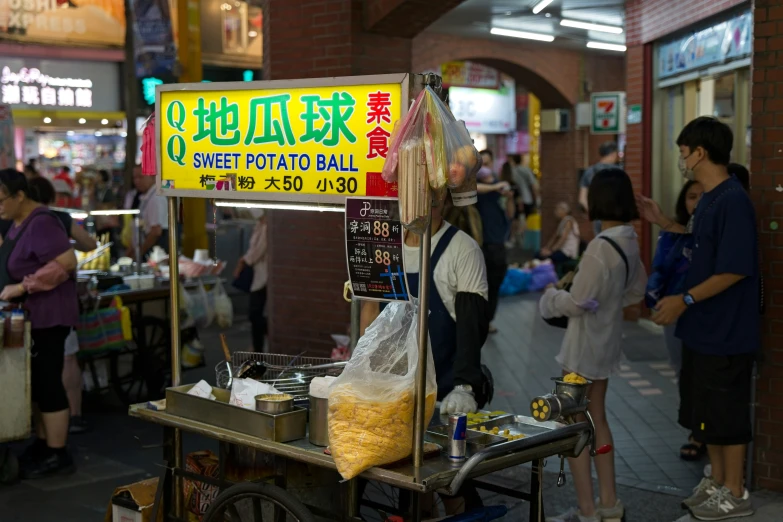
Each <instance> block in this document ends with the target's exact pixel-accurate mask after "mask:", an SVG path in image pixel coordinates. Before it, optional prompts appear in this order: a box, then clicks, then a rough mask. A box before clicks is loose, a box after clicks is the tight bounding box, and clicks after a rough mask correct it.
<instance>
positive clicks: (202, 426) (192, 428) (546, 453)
mask: <svg viewBox="0 0 783 522" xmlns="http://www.w3.org/2000/svg"><path fill="white" fill-rule="evenodd" d="M129 414H130V415H131V416H132V417H136V418H139V419H142V420H145V421H148V422H153V423H156V424H160V425H162V426H167V427H170V428H177V429H180V430H183V431H186V432H190V433H196V434H199V435H202V436H205V437H208V438H211V439H214V440H218V441H221V442H226V443H230V444H238V445H241V446H246V447H249V448H254V449H258V450H261V451H264V452H267V453H270V454H273V455H278V456H281V457H285V458H287V459H291V460H294V461H298V462H304V463H307V464H313V465H316V466H320V467H324V468H328V469H333V470H336V469H337V468H336V466H335V464H334V461H333V460H332V457H331V456H329V455H325V454H324V449H323V448H322V447H318V446H314V445H312V444H310V443H309V442H308V440H307V438H306V437H305V438H304V439H300V440H297V441H293V442H289V443H279V442H272V441H268V440H264V439H260V438H258V437H254V436H250V435H245V434H243V433H239V432H236V431H231V430H227V429H225V428H222V427H219V426H213V425H211V424H207V423H203V422H197V421H193V420H190V419H186V418H183V417H177V416H174V415H171V414H169V413H167V412H166V411H154V410H150V409H148V408H147V406H146V404H136V405H133V406H131V407H130V410H129ZM588 431H589V426H588V424H587V423H586V422H582V423H578V424H573V425H568V426H562V427H558V428H557V429H553V430H550V431H547V432H545V433H541V434H536V435H532V436H530V437H526V438H524V439H519V440H515V441H513V442H509V443H506V444H503V448H502V449H501V448H500V447H499V446H498V447H497V449H496V450H495V451H493V453H495V452H497V454H493V455H491V456H488V457H487V458H486V459H484V460H483V461H481V462H479V463H477V464H476V465H475V466H474V467H473V468H472V469H470V471H469V473H467V474H463V475H464V476H463V477H461V478H462V479H463V480H464V479H468V478H475V477H480V476H482V475H486V474H488V473H492V472H494V471H499V470H501V469H505V468H509V467H511V466H516V465H519V464H524V463H526V462H530V461H534V460H538V459H543V458H546V457H550V456H552V455H558V454H571V453H572V452H573V451H574V449H575V448H577V446H579V445H583V444H584V439H585V434H586V433H587V432H588ZM580 449H581V448H580ZM460 469H461V466H455V465H453V464H452V463H451V462H450V461H449V460H448V458H447V457H446V456H444V455H442V454H441V455H439V456H436V457H432V458H428V459H426V460H425V461H424V465H423V466H422V467H421V468H420V469H419V473H418V475H417V474H416V472H415V468H414V466H413V464H412V462H409V463H405V464H399V465H391V466H386V467H375V468H371V469H369V470H367V471H365V472H364V473H362V474H361V477H362V478H364V479H367V480H374V481H378V482H382V483H384V484H389V485H391V486H394V487H398V488H402V489H406V490H410V491H414V492H418V493H425V492H429V491H437V490H441V491H444V492H446V493H449V492H450V490H449V486H450V485H451V484H452V481H453V480H454V478H455V476H456V475H457V474H458V473H459V471H460Z"/></svg>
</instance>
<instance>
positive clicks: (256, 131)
mask: <svg viewBox="0 0 783 522" xmlns="http://www.w3.org/2000/svg"><path fill="white" fill-rule="evenodd" d="M150 90H152V87H151V89H150ZM401 92H402V90H401V86H400V84H384V85H352V86H344V87H314V88H300V89H296V88H293V89H285V90H283V89H274V90H272V89H269V90H204V91H162V92H161V105H160V108H159V110H160V122H161V123H160V125H161V132H160V140H161V143H160V151H161V156H162V158H161V164H162V172H161V177H162V179H163V181H172V182H173V183H174V186H176V188H177V189H178V190H179V189H182V190H226V191H236V192H243V191H249V192H255V193H291V194H309V195H330V196H334V195H346V196H349V195H356V196H358V195H372V196H386V195H395V196H396V192H394V190H393V188H392V186H391V185H389V186H386V185H388V184H385V182H383V181H382V180H380V183H379V179H380V174H379V173H380V172H381V170H382V168H383V162H384V161H385V159H386V156H387V154H388V152H389V145H390V140H391V132H392V128H393V124H394V122H395V121H397V120H398V119H399V118H400V111H401ZM226 176H227V177H228V178H230V179H226V180H225V181H224V182H221V179H223V177H226Z"/></svg>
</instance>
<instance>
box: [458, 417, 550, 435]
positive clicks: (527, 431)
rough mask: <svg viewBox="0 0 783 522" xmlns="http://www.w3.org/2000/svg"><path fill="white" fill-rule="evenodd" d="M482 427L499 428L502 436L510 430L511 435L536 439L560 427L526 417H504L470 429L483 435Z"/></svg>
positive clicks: (484, 422)
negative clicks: (535, 437)
mask: <svg viewBox="0 0 783 522" xmlns="http://www.w3.org/2000/svg"><path fill="white" fill-rule="evenodd" d="M482 426H483V427H485V428H486V429H487V430H492V428H498V430H499V432H500V434H501V435H502V433H503V432H504V431H505V430H508V431H509V434H510V435H524V436H525V437H534V436H535V435H539V434H541V433H549V432H550V431H552V430H554V429H557V428H558V427H559V426H560V425H559V424H558V423H556V422H538V421H537V420H535V419H534V418H532V417H527V416H525V415H502V416H500V417H495V418H494V419H489V420H486V421H483V422H479V423H478V424H477V425H476V426H472V427H471V428H470V429H472V430H476V431H479V432H480V433H483V432H481V431H480V429H481V427H482ZM501 438H502V439H503V441H505V440H506V439H505V437H501Z"/></svg>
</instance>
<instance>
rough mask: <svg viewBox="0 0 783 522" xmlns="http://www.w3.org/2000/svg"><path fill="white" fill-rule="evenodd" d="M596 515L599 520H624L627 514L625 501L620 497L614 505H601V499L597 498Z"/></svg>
mask: <svg viewBox="0 0 783 522" xmlns="http://www.w3.org/2000/svg"><path fill="white" fill-rule="evenodd" d="M595 515H596V516H597V517H598V518H599V520H612V519H617V520H622V518H623V516H624V515H625V507H624V506H623V503H622V502H620V499H617V502H616V503H615V505H614V507H610V508H608V507H603V506H601V499H600V498H597V499H595Z"/></svg>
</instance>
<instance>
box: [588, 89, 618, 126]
mask: <svg viewBox="0 0 783 522" xmlns="http://www.w3.org/2000/svg"><path fill="white" fill-rule="evenodd" d="M590 107H591V109H592V124H591V126H590V133H591V134H622V133H623V132H625V125H624V123H625V118H624V116H623V115H624V114H625V93H624V92H597V93H593V94H592V95H591V97H590Z"/></svg>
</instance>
